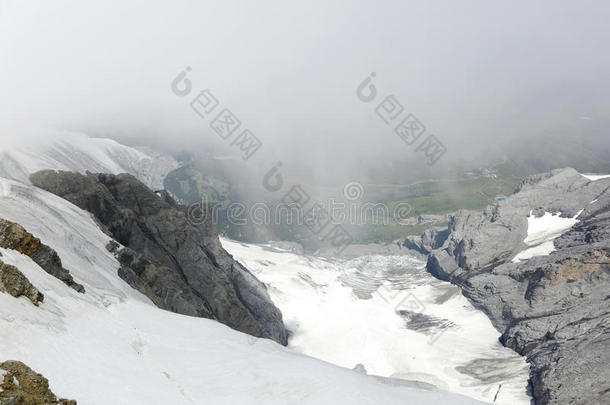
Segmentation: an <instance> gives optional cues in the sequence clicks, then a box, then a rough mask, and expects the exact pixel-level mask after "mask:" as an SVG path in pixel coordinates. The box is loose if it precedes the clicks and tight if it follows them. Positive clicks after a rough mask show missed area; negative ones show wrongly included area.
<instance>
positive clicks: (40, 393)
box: [0, 361, 76, 405]
mask: <svg viewBox="0 0 610 405" xmlns="http://www.w3.org/2000/svg"><path fill="white" fill-rule="evenodd" d="M2 375H3V376H4V377H3V378H2V380H0V381H2V382H1V383H0V404H2V405H76V401H74V400H69V399H57V397H56V396H55V394H53V392H51V390H50V389H49V381H48V380H47V379H46V378H44V377H43V376H42V375H41V374H38V373H36V372H35V371H32V369H30V368H29V367H28V366H26V365H25V364H23V363H21V362H18V361H5V362H4V363H0V377H2Z"/></svg>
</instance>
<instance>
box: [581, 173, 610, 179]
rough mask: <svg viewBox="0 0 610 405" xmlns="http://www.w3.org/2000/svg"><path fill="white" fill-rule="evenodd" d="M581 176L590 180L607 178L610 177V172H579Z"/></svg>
mask: <svg viewBox="0 0 610 405" xmlns="http://www.w3.org/2000/svg"><path fill="white" fill-rule="evenodd" d="M581 176H583V177H586V178H587V179H589V180H591V181H595V180H601V179H607V178H608V177H610V174H581Z"/></svg>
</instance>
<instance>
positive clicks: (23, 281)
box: [0, 260, 44, 306]
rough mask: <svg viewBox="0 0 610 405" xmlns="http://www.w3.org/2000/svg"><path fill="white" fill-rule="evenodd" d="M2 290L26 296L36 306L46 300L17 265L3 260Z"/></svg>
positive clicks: (14, 294) (0, 269)
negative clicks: (11, 264)
mask: <svg viewBox="0 0 610 405" xmlns="http://www.w3.org/2000/svg"><path fill="white" fill-rule="evenodd" d="M0 291H1V292H6V293H8V294H10V295H12V296H13V297H15V298H18V297H21V296H23V297H26V298H27V299H29V300H30V302H31V303H32V304H34V305H36V306H38V304H40V303H41V302H42V301H43V300H44V295H43V294H42V293H41V292H40V291H38V289H37V288H36V287H34V286H33V285H32V283H30V280H28V278H27V277H26V276H25V275H24V274H23V273H22V272H20V271H19V269H17V267H15V266H10V265H8V264H5V263H4V262H3V261H2V260H0Z"/></svg>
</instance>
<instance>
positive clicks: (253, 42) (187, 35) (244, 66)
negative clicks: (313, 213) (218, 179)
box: [0, 0, 610, 176]
mask: <svg viewBox="0 0 610 405" xmlns="http://www.w3.org/2000/svg"><path fill="white" fill-rule="evenodd" d="M85 3H86V4H85ZM609 17H610V3H609V2H607V1H601V0H600V1H578V2H574V1H536V2H531V1H504V2H498V1H494V2H490V1H483V0H482V1H436V2H431V1H363V0H351V1H328V0H325V1H317V0H316V1H311V0H309V1H300V2H295V1H285V0H284V1H256V2H255V1H227V0H223V1H199V2H195V1H167V2H155V1H99V2H93V1H87V2H84V1H53V2H49V1H29V2H24V1H5V0H0V74H1V76H0V77H1V80H2V82H1V89H2V92H1V94H0V117H1V122H0V130H1V131H2V135H1V136H2V137H3V138H5V139H6V138H7V137H10V138H11V139H19V136H20V134H22V133H24V131H26V130H29V128H30V127H36V133H39V134H42V135H41V136H45V128H50V127H53V128H59V129H70V130H78V131H83V132H86V133H90V134H94V135H96V136H111V137H115V138H117V139H121V140H125V141H129V142H138V141H139V142H141V143H142V142H143V143H151V142H155V143H156V144H162V145H164V146H166V147H171V148H172V150H180V149H186V150H189V151H190V152H192V153H197V151H198V150H202V151H204V150H209V148H213V149H214V151H215V153H220V154H226V155H231V154H236V155H238V154H237V152H236V151H235V150H234V149H232V148H231V147H230V146H229V143H227V142H225V141H223V140H222V139H220V138H219V137H218V136H217V135H216V134H214V133H213V132H212V131H211V129H210V128H209V126H208V122H206V121H205V120H202V119H201V118H200V117H199V116H197V115H196V114H194V113H193V111H192V110H191V109H190V107H189V102H190V99H192V98H193V97H192V96H193V95H195V92H196V91H199V90H203V89H205V88H209V89H210V90H211V91H212V93H213V94H214V95H215V96H216V97H217V98H218V100H219V101H220V102H221V105H222V106H225V107H228V108H230V109H231V110H232V111H233V112H234V113H235V115H236V116H238V118H239V119H240V120H241V121H242V123H243V125H244V126H246V127H248V128H249V129H250V130H252V132H253V133H255V134H256V135H257V136H258V137H259V138H260V139H261V140H262V141H263V144H264V145H263V148H262V149H261V154H260V155H259V157H257V160H256V161H253V162H252V163H251V164H252V165H253V166H254V167H259V168H267V167H269V166H271V165H272V164H273V163H274V162H275V161H277V160H282V161H283V162H284V164H285V167H286V166H289V165H290V164H291V163H292V164H294V165H295V166H299V165H301V166H306V167H309V170H311V171H312V173H315V174H316V175H322V176H324V175H325V173H329V172H333V173H335V174H336V173H342V172H345V173H349V170H350V169H349V168H350V167H353V165H354V164H356V165H358V164H362V165H367V164H369V165H370V164H373V165H374V164H375V162H376V161H380V160H384V159H389V158H390V157H391V158H392V159H395V158H398V159H402V158H404V159H412V160H414V161H418V160H417V159H420V158H418V157H417V154H415V153H414V151H413V148H412V147H409V146H407V145H406V144H405V143H403V142H402V141H401V140H400V139H399V138H398V137H397V136H396V135H395V134H394V133H393V132H392V129H391V128H390V127H388V126H386V125H385V124H384V123H383V122H382V121H381V120H380V119H379V117H377V116H376V115H375V112H374V108H375V106H376V104H377V101H380V100H381V99H379V100H376V101H375V102H374V103H371V104H366V103H363V102H362V101H360V100H359V99H358V98H357V97H356V87H357V86H358V85H359V84H360V82H361V81H362V80H363V79H364V78H365V77H366V76H368V75H369V74H370V73H371V72H375V73H376V75H377V76H376V78H375V81H374V84H375V86H376V87H377V89H378V90H379V93H380V96H379V97H384V96H386V95H394V96H395V97H396V99H397V100H399V101H400V102H401V103H402V104H403V105H404V107H405V112H409V113H413V114H415V115H416V116H417V117H418V118H419V119H420V120H421V121H422V122H423V123H424V125H425V126H426V128H427V131H428V133H431V134H434V135H436V136H437V137H438V138H439V139H440V140H441V141H442V142H443V143H444V144H445V145H446V146H447V149H448V151H447V154H446V156H447V158H446V159H445V158H443V159H445V160H450V159H457V158H458V157H467V156H468V155H469V154H470V152H471V149H472V148H476V149H477V150H480V149H481V148H487V147H495V146H497V145H499V144H501V143H503V142H505V141H507V140H515V139H518V140H527V139H528V137H531V136H537V135H539V134H557V136H571V134H574V136H576V135H577V134H582V133H584V132H587V131H588V130H592V131H594V132H596V133H600V132H601V133H604V136H607V135H606V134H607V132H604V131H605V130H606V129H607V128H608V123H609V121H610V120H609V111H610V109H609V107H610V102H609V101H610V100H609V98H610V91H609V90H610V86H609V82H610V78H609V74H608V72H610V52H609V50H610V47H609V45H608V44H609V43H610V24H608V23H607V21H608V18H609ZM186 66H190V67H191V68H192V71H191V72H190V74H189V76H188V77H189V79H190V80H191V81H192V84H193V87H194V90H193V94H192V95H191V96H188V97H184V98H181V97H178V96H176V95H174V94H173V93H172V92H171V90H170V83H171V81H172V80H173V79H174V77H176V75H178V73H179V72H181V71H182V70H183V69H184V68H185V67H186ZM422 164H423V161H422Z"/></svg>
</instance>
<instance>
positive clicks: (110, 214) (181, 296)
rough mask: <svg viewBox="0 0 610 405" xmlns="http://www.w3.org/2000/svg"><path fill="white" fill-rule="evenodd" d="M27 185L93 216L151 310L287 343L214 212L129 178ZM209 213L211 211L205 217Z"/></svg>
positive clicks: (59, 179) (57, 176) (39, 177)
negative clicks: (194, 211)
mask: <svg viewBox="0 0 610 405" xmlns="http://www.w3.org/2000/svg"><path fill="white" fill-rule="evenodd" d="M30 179H31V181H32V183H33V184H34V185H36V186H38V187H41V188H43V189H45V190H48V191H50V192H52V193H54V194H56V195H58V196H60V197H63V198H65V199H66V200H68V201H70V202H72V203H73V204H75V205H77V206H79V207H80V208H82V209H85V210H87V211H89V212H91V213H92V214H93V215H94V216H95V217H96V218H97V220H98V221H99V222H100V223H101V224H102V225H103V227H104V228H105V230H106V231H107V232H108V233H109V234H110V235H111V236H112V237H113V238H114V239H116V240H117V241H118V242H119V243H120V244H122V245H123V246H125V247H126V248H125V249H119V248H118V247H117V246H109V249H110V250H112V251H114V253H115V255H116V256H117V258H118V260H119V262H120V263H121V268H120V270H119V275H120V276H121V277H122V278H123V279H124V280H125V281H126V282H127V283H129V284H130V285H131V286H133V287H134V288H136V289H138V290H139V291H140V292H142V293H143V294H146V295H147V296H148V297H149V298H150V299H151V300H152V301H153V302H154V303H155V304H156V305H158V306H160V307H161V308H165V309H168V310H170V311H174V312H177V313H181V314H185V315H191V316H199V317H206V318H211V319H216V320H218V321H220V322H222V323H224V324H226V325H228V326H230V327H232V328H234V329H237V330H240V331H242V332H245V333H249V334H251V335H254V336H257V337H263V338H270V339H273V340H275V341H277V342H279V343H281V344H286V343H287V333H286V330H285V328H284V325H283V322H282V314H281V312H280V310H279V309H277V308H276V307H275V306H274V305H273V303H272V302H271V299H270V298H269V295H268V293H267V290H266V287H265V286H264V284H262V283H261V282H260V281H258V280H257V279H256V277H254V275H252V274H251V273H250V272H249V271H248V270H247V269H245V268H244V267H243V266H242V265H241V264H239V263H238V262H236V261H235V260H233V258H232V257H231V256H230V255H229V254H228V253H227V252H226V251H225V250H224V249H223V248H222V246H221V244H220V241H219V239H218V235H217V233H216V230H215V227H214V224H213V223H212V217H211V215H205V214H206V212H201V213H199V215H197V216H196V218H195V217H190V216H189V215H187V210H186V209H185V207H182V206H179V205H177V204H176V203H175V202H174V201H173V199H172V198H171V197H170V196H169V195H168V194H167V193H164V192H161V193H159V192H158V193H154V192H152V191H151V190H149V189H148V188H147V187H146V186H145V185H144V184H142V183H141V182H139V181H138V180H137V179H135V178H134V177H133V176H131V175H127V174H121V175H106V174H91V173H88V174H87V175H82V174H78V173H69V172H54V171H42V172H38V173H35V174H33V175H32V176H31V177H30ZM207 214H210V213H207Z"/></svg>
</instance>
